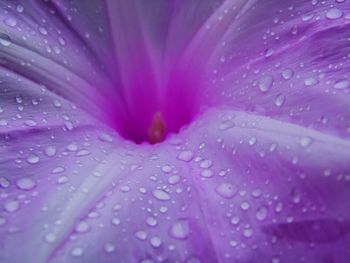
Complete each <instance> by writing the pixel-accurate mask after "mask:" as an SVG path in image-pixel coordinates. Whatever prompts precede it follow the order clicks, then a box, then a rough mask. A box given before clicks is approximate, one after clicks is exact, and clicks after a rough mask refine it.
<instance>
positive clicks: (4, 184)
mask: <svg viewBox="0 0 350 263" xmlns="http://www.w3.org/2000/svg"><path fill="white" fill-rule="evenodd" d="M9 186H10V181H9V180H8V179H7V178H5V177H0V187H1V188H8V187H9Z"/></svg>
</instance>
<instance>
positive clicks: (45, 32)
mask: <svg viewBox="0 0 350 263" xmlns="http://www.w3.org/2000/svg"><path fill="white" fill-rule="evenodd" d="M39 32H40V33H41V34H42V35H44V36H45V35H47V33H48V32H47V29H46V28H45V27H42V26H41V27H39Z"/></svg>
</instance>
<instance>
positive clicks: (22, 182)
mask: <svg viewBox="0 0 350 263" xmlns="http://www.w3.org/2000/svg"><path fill="white" fill-rule="evenodd" d="M16 185H17V187H18V188H19V189H21V190H27V191H28V190H32V189H33V188H34V187H35V185H36V184H35V182H34V181H33V180H32V179H30V178H28V177H24V178H20V179H18V180H17V181H16Z"/></svg>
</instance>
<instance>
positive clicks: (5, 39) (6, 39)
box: [0, 33, 12, 47]
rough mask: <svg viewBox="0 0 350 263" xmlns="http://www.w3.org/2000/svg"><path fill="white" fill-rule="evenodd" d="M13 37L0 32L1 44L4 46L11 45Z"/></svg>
mask: <svg viewBox="0 0 350 263" xmlns="http://www.w3.org/2000/svg"><path fill="white" fill-rule="evenodd" d="M11 43H12V42H11V39H10V37H9V36H8V35H6V34H4V33H0V44H1V45H2V46H4V47H8V46H10V45H11Z"/></svg>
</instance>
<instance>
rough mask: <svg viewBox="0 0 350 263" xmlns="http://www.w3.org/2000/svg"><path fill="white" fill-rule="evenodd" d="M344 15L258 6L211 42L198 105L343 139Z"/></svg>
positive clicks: (312, 4)
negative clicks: (236, 111)
mask: <svg viewBox="0 0 350 263" xmlns="http://www.w3.org/2000/svg"><path fill="white" fill-rule="evenodd" d="M349 13H350V5H349V2H347V1H335V2H334V1H328V2H321V1H297V2H295V3H294V2H293V3H290V2H288V1H275V0H269V1H258V2H257V3H256V4H254V5H253V6H252V7H251V8H250V9H248V10H247V11H246V12H245V13H244V14H243V15H242V16H240V17H239V18H238V19H236V20H234V21H232V24H231V25H230V26H229V27H228V28H227V30H226V31H224V33H223V34H221V38H220V39H219V41H218V42H216V47H215V49H214V51H213V52H212V53H211V56H210V59H209V62H208V63H209V66H208V68H207V72H208V74H210V77H209V76H208V75H204V76H206V77H207V78H206V83H210V84H206V83H204V84H203V87H204V88H203V90H201V91H202V92H203V94H205V96H202V104H206V105H208V104H210V105H212V104H216V105H217V104H228V105H232V106H234V107H237V108H238V109H240V110H246V111H253V112H255V113H257V114H260V115H264V116H271V117H274V118H276V119H280V120H287V121H289V122H293V123H295V124H298V125H302V126H306V127H310V126H311V127H313V128H314V129H317V130H320V131H325V132H327V133H331V134H335V135H337V136H341V137H343V138H349V136H350V133H349V131H350V129H349V127H350V115H349V114H350V112H349V110H348V104H349V90H350V80H349V61H350V58H349V56H348V54H349V52H350V49H349V45H348V42H349V37H350V35H349V32H350V31H349V26H350V20H349V18H350V17H349ZM229 14H230V12H229V13H228V14H227V15H229ZM204 36H205V35H203V37H204ZM200 40H201V39H200V38H199V40H198V41H199V43H201V42H200ZM316 47H317V48H316Z"/></svg>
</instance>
